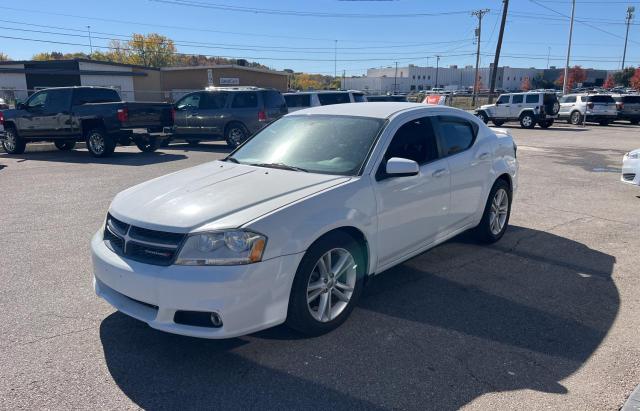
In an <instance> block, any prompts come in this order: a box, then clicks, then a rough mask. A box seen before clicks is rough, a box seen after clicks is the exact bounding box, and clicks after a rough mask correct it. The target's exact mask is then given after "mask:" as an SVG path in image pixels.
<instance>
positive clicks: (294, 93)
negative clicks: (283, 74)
mask: <svg viewBox="0 0 640 411" xmlns="http://www.w3.org/2000/svg"><path fill="white" fill-rule="evenodd" d="M326 93H340V94H347V93H362V94H364V92H362V91H360V90H313V91H292V92H290V93H283V95H285V96H291V95H296V94H326Z"/></svg>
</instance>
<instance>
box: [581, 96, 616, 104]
mask: <svg viewBox="0 0 640 411" xmlns="http://www.w3.org/2000/svg"><path fill="white" fill-rule="evenodd" d="M587 101H590V102H592V103H615V102H616V101H615V100H614V99H613V97H611V96H589V97H588V98H587Z"/></svg>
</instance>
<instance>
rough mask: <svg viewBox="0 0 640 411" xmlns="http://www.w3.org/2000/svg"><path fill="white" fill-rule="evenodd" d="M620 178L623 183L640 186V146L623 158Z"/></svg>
mask: <svg viewBox="0 0 640 411" xmlns="http://www.w3.org/2000/svg"><path fill="white" fill-rule="evenodd" d="M620 180H621V181H622V182H623V183H627V184H633V185H636V186H640V148H639V149H637V150H633V151H630V152H628V153H626V154H625V155H624V157H623V158H622V175H621V176H620Z"/></svg>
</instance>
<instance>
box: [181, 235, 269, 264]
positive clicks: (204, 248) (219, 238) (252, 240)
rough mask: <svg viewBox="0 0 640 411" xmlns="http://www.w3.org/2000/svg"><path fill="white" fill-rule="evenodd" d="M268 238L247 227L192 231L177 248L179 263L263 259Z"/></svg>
mask: <svg viewBox="0 0 640 411" xmlns="http://www.w3.org/2000/svg"><path fill="white" fill-rule="evenodd" d="M266 244H267V238H266V237H265V236H263V235H261V234H257V233H254V232H251V231H246V230H225V231H216V232H210V233H198V234H192V235H190V236H189V237H188V238H187V241H185V243H184V245H183V246H182V248H181V249H180V254H178V259H177V260H176V264H179V265H240V264H252V263H257V262H259V261H261V260H262V254H263V253H264V247H265V245H266Z"/></svg>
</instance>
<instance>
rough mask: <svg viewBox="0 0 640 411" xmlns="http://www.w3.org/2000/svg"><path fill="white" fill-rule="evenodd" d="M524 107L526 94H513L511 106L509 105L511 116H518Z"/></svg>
mask: <svg viewBox="0 0 640 411" xmlns="http://www.w3.org/2000/svg"><path fill="white" fill-rule="evenodd" d="M523 107H524V94H513V95H512V96H511V106H510V107H509V118H518V117H519V116H520V111H522V108H523Z"/></svg>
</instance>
